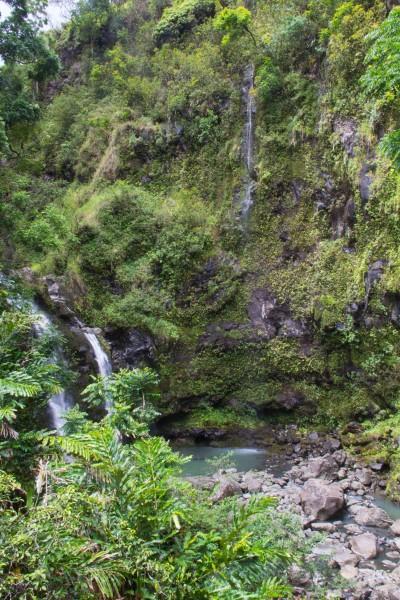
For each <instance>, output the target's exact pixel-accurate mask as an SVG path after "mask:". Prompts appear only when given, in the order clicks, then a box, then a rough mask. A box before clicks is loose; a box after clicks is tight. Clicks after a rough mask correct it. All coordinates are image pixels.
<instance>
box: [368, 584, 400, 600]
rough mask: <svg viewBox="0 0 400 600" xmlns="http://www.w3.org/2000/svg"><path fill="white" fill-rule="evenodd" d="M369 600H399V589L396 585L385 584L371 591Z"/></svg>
mask: <svg viewBox="0 0 400 600" xmlns="http://www.w3.org/2000/svg"><path fill="white" fill-rule="evenodd" d="M370 598H371V600H400V588H399V586H398V585H394V584H392V583H386V584H385V585H381V586H379V587H377V588H375V590H373V591H372V596H370Z"/></svg>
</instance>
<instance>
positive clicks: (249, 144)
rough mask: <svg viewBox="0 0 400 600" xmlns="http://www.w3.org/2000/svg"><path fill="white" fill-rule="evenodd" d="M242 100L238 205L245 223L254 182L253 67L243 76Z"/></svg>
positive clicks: (254, 106) (247, 69) (254, 107)
mask: <svg viewBox="0 0 400 600" xmlns="http://www.w3.org/2000/svg"><path fill="white" fill-rule="evenodd" d="M243 98H244V102H245V106H246V122H245V126H244V135H243V161H244V166H245V169H246V172H245V178H244V193H243V200H242V202H241V205H240V215H241V220H242V223H246V222H247V219H248V216H249V213H250V209H251V207H252V205H253V194H254V188H255V181H254V175H253V168H254V165H253V157H254V115H255V112H256V102H255V98H254V65H252V64H251V65H249V66H248V67H247V68H246V70H245V74H244V86H243Z"/></svg>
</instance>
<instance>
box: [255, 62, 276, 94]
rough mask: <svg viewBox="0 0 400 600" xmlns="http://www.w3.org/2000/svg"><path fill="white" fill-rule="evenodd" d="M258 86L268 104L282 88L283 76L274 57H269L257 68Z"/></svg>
mask: <svg viewBox="0 0 400 600" xmlns="http://www.w3.org/2000/svg"><path fill="white" fill-rule="evenodd" d="M256 87H257V92H258V93H259V95H260V97H261V99H262V101H263V102H265V104H268V102H270V101H271V100H273V99H274V96H275V95H276V94H278V93H279V91H280V90H281V89H282V78H281V75H280V72H279V69H278V68H277V67H276V66H275V65H274V63H273V62H272V59H271V58H270V57H267V58H266V59H265V60H264V62H263V64H262V65H261V67H260V68H259V69H258V70H257V77H256Z"/></svg>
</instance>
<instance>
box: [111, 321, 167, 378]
mask: <svg viewBox="0 0 400 600" xmlns="http://www.w3.org/2000/svg"><path fill="white" fill-rule="evenodd" d="M107 340H108V341H109V343H110V346H111V354H112V359H113V364H114V365H115V367H116V368H119V369H121V368H124V367H128V368H132V367H138V366H140V365H142V364H150V365H151V364H153V363H154V359H155V347H154V343H153V340H152V338H151V337H150V336H149V335H148V334H147V333H144V332H142V331H139V330H138V329H134V328H132V329H128V330H109V331H108V332H107Z"/></svg>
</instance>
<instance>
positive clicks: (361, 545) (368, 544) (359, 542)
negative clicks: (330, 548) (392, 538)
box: [350, 533, 378, 560]
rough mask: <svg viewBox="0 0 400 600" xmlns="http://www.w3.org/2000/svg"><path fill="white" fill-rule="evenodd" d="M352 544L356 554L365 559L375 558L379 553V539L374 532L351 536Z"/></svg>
mask: <svg viewBox="0 0 400 600" xmlns="http://www.w3.org/2000/svg"><path fill="white" fill-rule="evenodd" d="M350 546H351V549H352V550H353V552H354V554H356V555H357V556H360V557H361V558H363V559H364V560H369V559H371V558H375V557H376V555H377V554H378V540H377V538H376V537H375V536H374V534H373V533H362V534H361V535H356V536H353V537H351V538H350Z"/></svg>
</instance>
